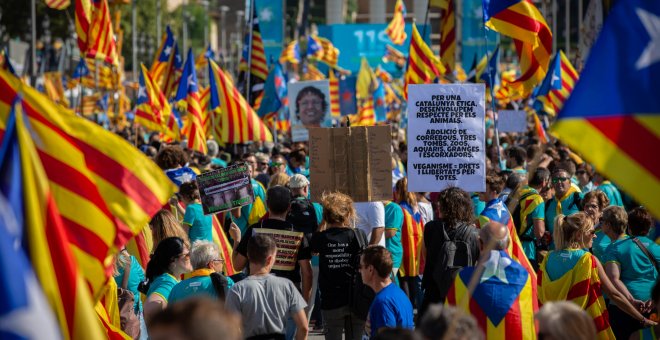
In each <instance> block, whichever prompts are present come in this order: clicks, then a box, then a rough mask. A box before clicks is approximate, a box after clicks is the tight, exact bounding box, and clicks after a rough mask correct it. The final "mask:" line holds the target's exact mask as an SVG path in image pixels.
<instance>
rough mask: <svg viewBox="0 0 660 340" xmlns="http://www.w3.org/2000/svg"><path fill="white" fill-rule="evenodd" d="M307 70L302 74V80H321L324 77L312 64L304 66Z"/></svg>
mask: <svg viewBox="0 0 660 340" xmlns="http://www.w3.org/2000/svg"><path fill="white" fill-rule="evenodd" d="M305 67H306V68H307V70H306V71H305V73H303V76H302V80H323V79H325V75H324V74H323V72H321V71H319V69H318V68H317V67H316V65H314V64H306V65H305Z"/></svg>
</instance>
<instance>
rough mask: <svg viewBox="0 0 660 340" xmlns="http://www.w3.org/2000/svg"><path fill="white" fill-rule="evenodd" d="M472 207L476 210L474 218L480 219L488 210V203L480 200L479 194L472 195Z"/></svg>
mask: <svg viewBox="0 0 660 340" xmlns="http://www.w3.org/2000/svg"><path fill="white" fill-rule="evenodd" d="M471 197H472V207H473V208H474V217H479V215H481V212H482V211H484V209H485V208H486V202H484V201H482V200H480V199H479V194H477V193H472V196H471Z"/></svg>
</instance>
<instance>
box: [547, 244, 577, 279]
mask: <svg viewBox="0 0 660 340" xmlns="http://www.w3.org/2000/svg"><path fill="white" fill-rule="evenodd" d="M584 253H586V251H585V250H584V249H563V250H553V251H551V252H550V253H549V254H548V259H547V260H546V263H545V271H546V272H547V273H548V276H549V277H550V280H552V281H555V280H557V279H559V278H561V277H562V276H564V274H566V273H568V271H569V270H571V269H573V267H575V264H576V263H577V262H578V260H580V258H581V257H582V256H583V255H584Z"/></svg>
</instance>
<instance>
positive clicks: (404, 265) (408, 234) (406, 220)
mask: <svg viewBox="0 0 660 340" xmlns="http://www.w3.org/2000/svg"><path fill="white" fill-rule="evenodd" d="M399 205H400V206H401V210H403V225H402V226H401V245H402V246H403V261H402V262H401V268H399V272H400V273H401V276H402V277H410V276H412V277H416V276H417V275H419V273H420V271H419V269H420V268H419V265H420V260H421V258H422V236H423V235H424V222H423V221H422V215H421V214H420V213H419V212H417V213H415V212H413V209H412V207H411V206H410V205H408V203H406V202H401V203H399Z"/></svg>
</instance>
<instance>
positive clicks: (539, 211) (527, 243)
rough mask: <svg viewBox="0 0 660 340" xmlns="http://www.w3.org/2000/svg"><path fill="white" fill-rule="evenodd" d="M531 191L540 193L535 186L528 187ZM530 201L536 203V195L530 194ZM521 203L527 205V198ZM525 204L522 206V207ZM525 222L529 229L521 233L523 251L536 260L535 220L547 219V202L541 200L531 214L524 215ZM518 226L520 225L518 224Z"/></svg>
mask: <svg viewBox="0 0 660 340" xmlns="http://www.w3.org/2000/svg"><path fill="white" fill-rule="evenodd" d="M528 190H530V191H531V192H534V194H536V195H538V193H537V192H536V190H534V189H533V188H528ZM528 199H529V200H530V201H532V202H531V203H530V205H531V204H534V197H532V196H529V198H528ZM520 204H523V205H526V204H527V200H525V201H524V202H521V203H520ZM522 208H523V206H521V209H522ZM524 219H525V220H524V222H522V221H521V223H525V226H527V229H525V231H524V232H523V233H522V235H520V243H521V244H522V248H523V251H524V252H525V255H527V258H528V259H529V260H530V261H535V260H536V242H535V240H536V236H535V235H534V220H545V202H543V201H541V203H539V204H538V205H537V206H536V207H535V208H534V209H533V210H532V211H531V212H530V213H529V214H527V215H526V216H525V217H524ZM516 227H518V226H516Z"/></svg>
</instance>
